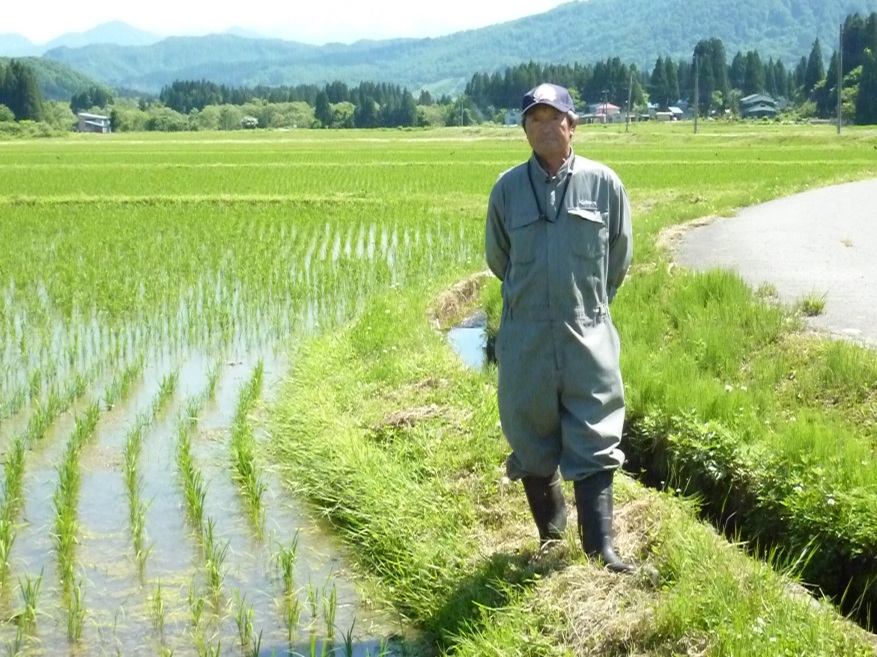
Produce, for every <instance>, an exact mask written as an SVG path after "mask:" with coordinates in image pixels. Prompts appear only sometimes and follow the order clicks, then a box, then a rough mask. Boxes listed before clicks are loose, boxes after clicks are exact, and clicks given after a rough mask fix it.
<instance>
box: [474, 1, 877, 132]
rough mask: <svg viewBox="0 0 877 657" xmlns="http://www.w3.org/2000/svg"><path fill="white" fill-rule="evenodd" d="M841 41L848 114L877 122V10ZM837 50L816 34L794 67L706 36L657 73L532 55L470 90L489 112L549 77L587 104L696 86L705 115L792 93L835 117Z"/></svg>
mask: <svg viewBox="0 0 877 657" xmlns="http://www.w3.org/2000/svg"><path fill="white" fill-rule="evenodd" d="M842 47H843V50H842V53H843V60H842V61H843V76H844V77H843V85H842V88H843V94H844V101H845V107H846V111H845V118H846V119H848V120H855V122H856V123H860V124H868V123H877V84H875V80H877V59H875V58H877V13H872V14H871V15H870V16H867V17H862V16H860V15H859V14H852V15H850V16H847V18H846V21H845V23H844V38H843V43H842ZM837 56H838V55H837V53H836V52H835V53H834V54H833V55H832V57H831V63H830V64H829V66H828V68H827V69H826V67H825V60H824V55H823V52H822V46H821V44H820V42H819V39H816V41H815V42H814V43H813V47H812V48H811V52H810V54H809V56H805V57H801V59H800V60H799V61H798V62H797V63H796V65H795V67H794V68H786V66H785V65H784V63H783V62H782V61H781V60H779V59H777V60H774V59H773V58H768V59H767V61H765V60H764V59H763V58H762V57H761V56H760V55H759V53H758V51H755V50H750V51H747V52H745V53H744V52H737V53H736V54H735V55H734V57H733V59H732V60H731V62H730V63H728V61H727V54H726V52H725V47H724V44H723V43H722V41H721V39H704V40H702V41H700V42H698V43H697V45H696V46H695V48H694V52H693V53H692V58H691V60H685V59H679V60H677V61H673V59H672V58H670V57H667V58H664V57H658V59H657V61H656V62H655V65H654V67H653V68H652V71H651V73H650V74H649V73H648V72H647V71H639V70H638V69H637V68H636V66H635V65H625V64H623V63H622V62H621V61H620V60H619V59H618V58H611V59H607V60H606V61H603V62H598V63H597V64H593V65H590V64H588V65H583V64H578V63H576V64H545V65H542V64H537V63H535V62H529V63H526V64H520V65H518V66H513V67H509V68H507V69H505V70H504V71H501V72H499V71H497V72H493V73H476V74H474V75H473V76H472V79H471V80H470V81H469V83H468V84H467V85H466V91H465V93H466V96H467V97H469V98H470V99H471V100H472V102H473V103H474V105H475V106H476V107H477V108H478V109H479V110H481V111H482V112H487V113H490V112H492V111H494V109H495V108H512V107H516V106H517V105H518V103H519V102H520V98H521V97H522V95H523V94H524V93H525V92H526V91H527V90H528V89H530V88H532V87H533V86H535V85H537V84H539V83H540V82H543V81H550V82H553V83H555V84H560V85H562V86H565V87H567V88H569V89H570V91H571V92H572V93H573V95H574V97H576V98H577V99H578V100H581V101H584V102H585V103H600V102H604V101H608V102H611V103H613V104H616V105H618V106H621V107H624V106H626V105H627V101H628V97H629V94H630V97H631V98H632V101H633V104H634V105H635V106H642V105H643V104H644V102H645V100H649V101H651V102H653V103H656V104H658V105H659V106H661V107H663V108H666V107H669V106H671V105H674V104H676V103H678V102H679V101H682V100H684V101H687V102H689V103H694V101H695V98H694V94H695V86H697V88H698V98H697V99H696V100H697V105H698V107H699V109H700V111H701V112H702V113H703V114H710V113H713V112H717V111H723V110H730V111H732V112H738V111H739V109H740V108H739V101H740V99H741V98H742V97H745V96H748V95H751V94H757V93H764V94H769V95H771V96H773V97H774V98H784V99H787V100H788V101H789V102H791V103H794V104H796V105H798V106H801V107H803V109H804V110H805V112H807V113H808V114H810V115H812V116H819V117H829V116H832V115H833V111H834V108H835V107H836V103H837V88H838V83H837ZM695 78H697V83H698V84H697V85H695ZM631 89H632V93H630V92H631Z"/></svg>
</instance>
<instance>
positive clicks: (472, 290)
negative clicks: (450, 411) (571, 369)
mask: <svg viewBox="0 0 877 657" xmlns="http://www.w3.org/2000/svg"><path fill="white" fill-rule="evenodd" d="M488 279H489V277H486V276H483V275H482V276H479V277H473V278H471V279H467V280H466V281H464V282H462V283H461V284H460V285H458V286H456V287H455V288H453V289H452V290H450V291H449V294H451V295H456V296H457V297H458V299H457V301H456V302H450V301H448V300H447V299H444V300H442V301H440V303H439V305H440V306H442V307H445V308H452V310H451V311H450V312H447V311H446V312H445V316H446V320H445V322H444V323H443V328H444V329H445V331H446V334H447V340H448V343H449V345H450V346H451V348H452V349H453V350H454V351H455V353H456V354H457V355H458V357H459V358H460V359H461V361H462V362H463V363H464V364H466V365H467V366H468V367H471V368H473V369H481V368H483V367H484V366H485V365H486V364H488V363H495V355H494V353H493V352H492V349H491V348H490V347H491V345H492V344H493V342H494V340H495V334H494V332H493V330H492V329H491V328H489V326H488V324H489V323H488V318H487V314H488V312H490V309H488V311H485V310H484V309H483V308H480V307H479V304H480V300H479V298H478V297H479V290H480V289H481V286H482V285H483V284H484V282H485V281H486V280H488ZM433 323H434V324H436V325H442V323H441V322H436V321H435V320H434V322H433ZM621 448H622V450H623V451H624V453H625V456H626V460H625V463H624V465H623V469H624V471H625V472H627V473H628V474H629V475H630V476H632V477H633V478H635V479H636V480H638V481H639V482H640V483H641V484H642V485H644V486H646V487H649V488H652V489H655V490H660V491H665V492H670V493H671V494H674V495H680V496H684V497H689V498H694V499H696V500H697V501H698V512H699V515H700V517H701V518H702V519H704V520H706V521H708V522H710V523H711V524H712V525H713V526H714V527H715V528H716V529H717V530H718V531H719V532H720V533H721V534H722V535H723V536H724V537H725V538H726V539H727V540H729V541H731V542H733V543H735V544H740V545H743V546H744V549H745V550H746V551H747V553H749V554H751V555H752V556H754V557H756V558H760V559H763V560H766V561H768V562H770V563H771V564H772V565H773V566H774V567H776V568H778V569H780V570H783V571H785V572H787V573H789V574H790V575H792V576H794V577H796V578H798V579H799V581H800V582H801V584H802V585H803V586H804V587H805V589H806V590H807V591H808V592H809V593H810V594H811V595H813V596H816V597H820V598H821V597H828V598H829V599H831V600H832V601H833V603H834V604H835V605H836V606H837V607H838V608H839V609H840V610H841V611H842V613H843V614H844V615H846V616H847V617H849V618H850V619H851V620H853V621H855V622H856V623H857V624H859V625H860V626H861V627H862V628H863V629H865V630H866V631H868V632H874V631H875V630H877V619H875V618H874V617H873V613H872V612H873V610H875V609H877V586H875V585H877V534H875V533H874V532H873V530H871V529H870V528H868V527H857V526H855V525H854V524H852V523H851V522H850V519H851V518H855V516H856V514H857V513H867V508H866V507H867V504H868V501H867V500H866V499H857V498H853V497H852V496H849V495H844V494H842V493H841V494H838V495H835V496H828V497H825V499H824V505H825V508H826V509H828V511H829V513H827V514H825V515H823V516H813V515H807V514H800V513H798V514H796V513H795V512H794V509H792V508H790V505H789V503H788V502H787V501H786V500H788V499H789V498H795V497H796V496H802V495H807V494H808V492H807V491H806V490H805V489H806V488H807V483H806V481H804V480H802V477H801V475H800V474H799V473H791V472H790V468H789V466H788V464H786V463H784V462H783V461H782V459H780V458H778V457H777V456H776V455H774V454H771V453H770V452H769V451H768V450H752V449H751V448H748V449H747V448H744V447H743V445H742V443H741V441H740V440H739V439H738V438H737V437H736V436H735V435H734V434H733V432H731V431H729V430H727V429H726V428H725V427H722V426H721V425H720V424H718V423H715V422H703V421H700V420H698V419H697V417H696V415H695V414H694V412H692V413H691V414H690V415H687V416H672V415H659V414H655V413H652V414H650V415H645V414H642V413H638V412H637V411H636V410H635V409H634V410H631V409H628V413H627V418H626V421H625V428H624V433H623V435H622V442H621ZM805 476H807V475H805ZM809 476H810V477H812V478H813V479H814V480H815V479H816V478H818V476H819V474H818V469H814V470H813V471H811V472H810V473H809ZM816 490H817V487H816V486H813V491H814V494H817V495H818V493H816Z"/></svg>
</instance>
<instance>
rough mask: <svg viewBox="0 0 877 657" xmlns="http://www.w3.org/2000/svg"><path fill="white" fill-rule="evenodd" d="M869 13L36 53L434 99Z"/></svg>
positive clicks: (145, 77) (620, 4)
mask: <svg viewBox="0 0 877 657" xmlns="http://www.w3.org/2000/svg"><path fill="white" fill-rule="evenodd" d="M439 10H440V9H439ZM873 11H877V0H735V1H734V2H727V0H702V1H701V2H699V3H696V4H695V3H680V2H678V0H585V1H579V2H569V3H566V4H563V5H560V6H558V7H556V8H554V9H552V10H550V11H547V12H545V13H542V14H537V15H534V16H528V17H526V18H521V19H518V20H515V21H510V22H506V23H501V24H497V25H492V26H489V27H485V28H480V29H475V30H467V31H464V32H457V33H454V34H450V35H448V36H444V37H438V38H432V39H430V38H425V39H393V40H382V41H368V40H365V41H357V42H355V43H352V44H326V45H323V46H313V45H307V44H303V43H298V42H294V41H283V40H280V39H258V38H247V37H242V36H236V35H234V34H221V35H216V34H214V35H207V36H202V37H170V38H166V39H161V38H160V37H157V36H156V35H153V34H149V33H147V32H142V31H140V30H136V29H134V28H131V27H130V26H127V25H125V24H123V23H110V24H106V25H102V26H100V27H99V28H96V29H95V30H91V31H89V32H85V33H81V34H78V35H65V36H64V37H59V38H58V39H56V40H54V41H53V42H51V44H46V45H47V46H49V45H51V46H52V47H51V48H50V49H48V50H47V51H46V52H45V54H44V55H43V57H44V58H48V59H52V60H57V61H58V62H64V63H66V64H69V65H70V66H72V67H73V68H74V69H76V70H78V71H80V72H82V73H84V74H86V75H88V76H90V77H93V78H94V79H96V80H100V81H101V82H103V83H105V84H108V85H110V86H113V87H124V88H128V89H137V90H141V91H145V92H153V93H154V92H157V91H158V90H159V89H160V88H161V87H162V86H163V85H165V84H169V83H170V82H172V81H173V80H176V79H202V78H204V79H208V80H211V81H214V82H218V83H224V84H227V85H232V86H241V85H259V84H263V85H269V86H278V85H295V84H302V83H314V84H322V83H326V82H330V81H332V80H336V79H337V80H343V81H345V82H348V83H352V84H355V83H358V82H360V81H362V80H370V81H376V82H391V83H395V84H401V85H404V86H407V87H409V88H411V89H419V88H428V89H431V90H433V91H437V92H442V91H454V90H458V89H460V88H461V87H462V85H463V84H465V82H466V81H467V80H468V79H470V78H471V76H472V74H473V73H475V72H478V71H487V72H492V71H495V70H502V69H503V68H505V67H507V66H509V65H513V64H517V63H520V62H527V61H531V60H533V61H538V62H546V63H548V62H553V63H570V62H583V63H585V62H594V61H597V60H601V59H606V58H607V57H613V56H617V57H619V58H621V60H622V61H625V62H634V63H636V64H637V65H639V66H640V67H642V68H649V69H650V67H651V66H653V64H654V61H655V59H656V58H657V57H659V56H668V55H669V56H671V57H673V58H685V59H688V58H690V57H691V53H692V50H693V48H694V45H695V44H696V43H697V42H698V41H699V40H700V39H707V38H711V37H718V38H720V39H722V41H723V42H724V44H725V48H726V51H727V53H728V57H729V59H730V58H731V57H733V55H734V53H736V52H737V51H738V50H742V51H744V52H745V51H746V50H757V51H758V52H759V54H760V55H761V57H762V58H763V59H767V58H768V57H774V58H781V59H782V60H783V61H784V62H785V63H786V65H787V66H791V65H794V64H795V63H797V61H798V59H800V58H801V56H805V55H807V54H808V53H809V52H810V48H811V46H812V44H813V40H814V38H816V37H819V38H820V40H821V41H822V43H823V52H824V53H825V55H826V57H828V56H829V55H830V54H831V52H832V51H833V50H834V48H835V47H836V45H835V44H836V41H837V31H838V26H839V24H840V23H842V22H843V20H844V18H845V17H846V16H847V15H848V14H850V13H854V12H859V13H862V14H867V13H871V12H873ZM17 39H18V41H16V35H13V36H10V35H2V36H0V55H9V54H12V50H11V49H13V48H14V47H16V46H15V44H16V43H19V45H20V44H21V40H22V37H17ZM28 43H29V42H28ZM84 44H88V45H84ZM118 44H121V45H118Z"/></svg>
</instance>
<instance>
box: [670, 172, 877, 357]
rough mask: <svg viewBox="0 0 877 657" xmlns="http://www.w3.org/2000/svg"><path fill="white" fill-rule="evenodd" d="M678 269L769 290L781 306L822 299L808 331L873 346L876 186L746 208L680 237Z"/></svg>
mask: <svg viewBox="0 0 877 657" xmlns="http://www.w3.org/2000/svg"><path fill="white" fill-rule="evenodd" d="M676 262H678V263H679V264H681V265H683V266H684V267H688V268H690V269H695V270H706V269H712V268H714V267H723V268H728V269H733V270H735V271H737V272H738V273H739V274H740V275H741V276H742V277H743V279H744V280H745V281H746V282H747V283H749V284H750V285H752V286H754V287H757V286H758V285H760V284H762V283H772V284H773V285H774V286H776V289H777V291H778V293H779V295H780V298H781V299H782V300H783V301H785V302H787V303H795V302H796V301H798V300H800V299H801V298H802V297H804V296H806V295H808V294H813V293H815V294H817V295H823V294H824V295H826V304H825V311H824V312H823V314H821V315H819V316H818V317H814V318H812V320H811V321H812V325H813V326H814V327H816V328H818V329H821V330H825V331H828V332H830V333H832V334H834V335H838V336H841V337H845V338H848V339H851V340H854V341H860V342H868V343H871V344H874V345H877V179H875V180H866V181H863V182H857V183H848V184H844V185H837V186H834V187H826V188H823V189H816V190H812V191H808V192H804V193H802V194H796V195H795V196H788V197H786V198H782V199H777V200H775V201H770V202H769V203H765V204H763V205H757V206H753V207H751V208H746V209H744V210H742V211H741V212H740V214H739V215H737V216H736V217H732V218H728V219H719V220H717V221H715V222H714V223H712V224H710V225H707V226H703V227H700V228H696V229H694V230H692V231H691V232H689V233H688V234H686V235H685V236H684V237H683V238H682V240H681V241H680V242H679V244H678V246H677V248H676Z"/></svg>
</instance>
